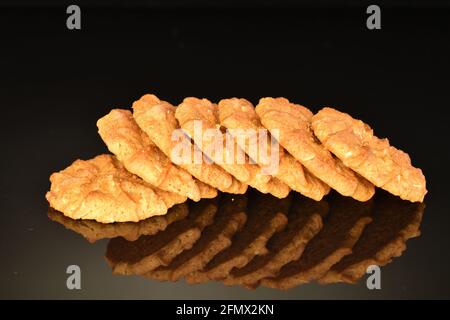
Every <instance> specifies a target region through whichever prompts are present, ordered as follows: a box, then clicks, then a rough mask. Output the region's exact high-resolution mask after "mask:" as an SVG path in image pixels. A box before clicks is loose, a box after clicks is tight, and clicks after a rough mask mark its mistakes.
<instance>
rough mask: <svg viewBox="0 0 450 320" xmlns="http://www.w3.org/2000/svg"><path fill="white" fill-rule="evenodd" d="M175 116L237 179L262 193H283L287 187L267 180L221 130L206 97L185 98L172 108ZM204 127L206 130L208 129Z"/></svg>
mask: <svg viewBox="0 0 450 320" xmlns="http://www.w3.org/2000/svg"><path fill="white" fill-rule="evenodd" d="M175 117H176V118H177V120H178V123H179V124H180V127H181V128H182V129H183V130H184V131H185V132H186V134H187V135H188V136H189V137H191V138H192V139H193V140H194V142H195V144H196V145H197V146H198V147H199V149H200V150H202V152H203V153H205V154H206V156H207V157H209V158H210V159H211V160H212V161H214V162H215V163H216V164H218V165H219V166H221V167H222V168H223V169H225V171H227V172H228V173H230V174H231V175H232V176H234V177H235V178H236V179H238V180H239V181H240V182H242V183H245V184H248V185H250V186H252V187H253V188H255V189H257V190H259V191H260V192H262V193H271V194H273V195H275V196H276V197H279V198H284V197H286V196H287V194H288V193H289V190H288V188H283V186H282V185H280V183H278V182H277V181H271V180H272V177H271V176H269V175H266V174H263V172H262V170H261V168H260V167H259V166H257V165H256V164H253V163H250V161H249V159H248V157H247V156H246V155H245V153H243V151H242V150H241V149H240V148H239V147H238V146H237V145H236V143H235V142H234V141H233V139H232V138H231V137H229V138H228V137H227V136H226V135H225V134H224V133H222V131H221V130H220V124H219V115H218V107H217V105H216V104H213V103H211V102H210V101H209V100H207V99H197V98H186V99H184V100H183V102H182V103H181V104H180V105H179V106H178V108H177V109H176V112H175ZM196 126H201V128H199V127H197V130H196V129H195V128H196ZM207 129H210V130H209V132H208V131H206V130H207ZM210 133H214V134H211V135H210ZM227 139H228V144H227ZM217 146H219V147H220V149H218V148H217ZM239 152H241V153H242V155H243V160H242V161H240V159H239Z"/></svg>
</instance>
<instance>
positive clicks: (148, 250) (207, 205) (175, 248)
mask: <svg viewBox="0 0 450 320" xmlns="http://www.w3.org/2000/svg"><path fill="white" fill-rule="evenodd" d="M216 212H217V204H216V202H215V200H214V199H213V200H205V199H203V200H201V201H200V202H199V203H198V204H195V206H194V207H190V208H189V214H188V216H187V218H186V219H184V220H179V221H176V222H174V223H172V224H171V225H170V226H169V227H167V229H165V230H164V231H162V232H159V233H157V234H155V235H152V236H142V237H140V238H139V239H137V240H136V241H127V240H125V239H123V238H114V239H112V240H110V242H109V243H108V248H107V251H106V260H107V261H108V264H109V265H110V266H111V268H112V270H113V273H115V274H124V275H130V274H139V275H143V274H145V273H148V272H150V271H152V270H154V269H156V268H158V267H159V266H167V265H169V264H170V263H171V262H172V260H173V259H174V258H175V257H176V256H177V255H179V254H180V253H181V252H183V251H184V250H187V249H190V248H191V247H192V246H193V244H194V243H195V242H196V241H197V240H198V239H199V238H200V236H201V233H202V230H203V229H204V228H205V227H206V226H208V225H210V224H211V223H212V222H213V220H214V215H215V214H216Z"/></svg>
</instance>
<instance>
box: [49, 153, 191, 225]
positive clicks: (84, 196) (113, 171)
mask: <svg viewBox="0 0 450 320" xmlns="http://www.w3.org/2000/svg"><path fill="white" fill-rule="evenodd" d="M50 182H51V187H50V191H49V192H47V194H46V198H47V200H48V202H49V203H50V206H51V207H53V208H55V209H56V210H58V211H60V212H62V213H63V214H64V215H65V216H67V217H69V218H72V219H90V220H96V221H98V222H102V223H110V222H127V221H134V222H137V221H140V220H144V219H147V218H149V217H152V216H157V215H163V214H166V213H167V209H168V208H170V207H171V206H173V205H175V204H177V203H181V202H184V201H185V200H186V197H183V196H181V195H178V194H175V193H170V192H164V191H162V190H158V189H157V188H155V187H153V186H151V185H150V184H148V183H147V182H145V181H143V180H142V179H140V178H139V177H137V176H135V175H134V174H131V173H130V172H128V171H127V170H126V169H125V168H124V167H123V165H122V163H120V162H119V161H118V160H117V159H116V158H115V157H113V156H111V155H106V154H105V155H100V156H97V157H95V158H94V159H91V160H76V161H75V162H74V163H72V164H71V165H70V166H69V167H67V168H66V169H64V170H62V171H60V172H56V173H53V174H52V175H51V176H50Z"/></svg>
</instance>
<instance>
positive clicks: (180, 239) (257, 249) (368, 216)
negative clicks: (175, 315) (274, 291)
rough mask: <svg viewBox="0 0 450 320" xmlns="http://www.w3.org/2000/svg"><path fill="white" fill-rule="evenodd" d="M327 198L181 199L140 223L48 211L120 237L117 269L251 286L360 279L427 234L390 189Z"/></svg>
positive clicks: (86, 230)
mask: <svg viewBox="0 0 450 320" xmlns="http://www.w3.org/2000/svg"><path fill="white" fill-rule="evenodd" d="M328 200H329V201H324V200H322V201H319V202H316V201H312V200H309V199H307V198H305V197H302V196H299V195H298V194H297V195H295V196H294V194H290V195H289V196H288V197H286V198H284V199H277V198H275V197H272V196H270V195H263V194H261V193H257V192H249V193H247V194H245V195H222V196H221V197H219V198H216V199H211V200H202V201H200V202H198V203H193V202H190V203H189V204H187V203H183V204H179V205H176V206H174V207H173V208H171V209H170V210H169V212H168V214H167V215H164V216H160V217H153V218H150V219H146V220H144V221H141V222H139V223H118V224H113V225H111V224H108V225H105V224H100V223H96V222H92V221H75V220H71V219H68V218H65V217H63V216H62V215H61V214H60V213H58V212H55V211H52V210H50V211H49V217H50V218H51V219H52V220H55V221H58V222H60V223H62V224H63V225H64V226H66V227H67V228H69V229H72V230H74V231H76V232H78V233H80V234H82V235H83V236H84V237H86V238H87V239H88V240H89V241H91V242H93V241H96V240H99V239H101V238H105V237H107V238H111V237H117V238H115V239H112V240H111V241H110V242H109V244H108V249H107V252H106V258H107V261H108V263H109V264H110V266H111V267H112V269H113V271H114V273H116V274H138V275H142V276H144V277H147V278H151V279H157V280H162V281H177V280H180V279H182V278H184V279H186V280H187V281H188V282H190V283H202V282H205V281H209V280H218V281H223V282H224V283H225V284H226V285H242V286H245V287H249V288H255V287H256V286H258V284H262V285H264V286H269V287H274V288H282V289H287V288H291V287H294V286H297V285H299V284H302V283H306V282H310V281H313V280H317V281H319V282H321V283H330V282H337V281H345V282H356V281H357V280H358V279H359V278H360V277H361V276H363V275H364V274H365V272H366V269H367V267H368V266H369V265H373V264H375V265H380V266H381V265H384V264H386V263H388V262H390V261H391V259H392V258H393V257H395V256H399V255H400V254H401V253H402V251H403V250H404V249H405V242H406V240H408V239H409V238H411V237H415V236H417V235H418V234H419V231H418V230H419V225H420V222H421V218H422V214H423V209H424V205H423V204H417V203H410V202H407V201H402V200H400V199H398V198H396V197H394V196H391V195H388V194H387V193H384V192H380V193H378V194H377V196H376V197H375V199H374V201H367V202H358V201H355V200H353V199H351V198H348V197H342V196H338V195H336V194H335V195H334V196H333V197H331V198H330V199H328Z"/></svg>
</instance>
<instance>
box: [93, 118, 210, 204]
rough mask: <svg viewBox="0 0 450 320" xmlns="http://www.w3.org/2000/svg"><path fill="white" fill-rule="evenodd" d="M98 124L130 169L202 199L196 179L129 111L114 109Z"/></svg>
mask: <svg viewBox="0 0 450 320" xmlns="http://www.w3.org/2000/svg"><path fill="white" fill-rule="evenodd" d="M97 127H98V131H99V134H100V136H101V137H102V139H103V141H104V142H105V144H106V145H107V147H108V149H109V150H110V151H111V152H112V153H114V154H115V155H116V156H117V158H118V159H119V160H120V161H121V162H122V163H123V164H124V166H125V168H126V169H127V170H128V171H130V172H131V173H134V174H136V175H137V176H139V177H141V178H142V179H144V180H145V181H146V182H148V183H150V184H152V185H153V186H155V187H158V188H160V189H162V190H166V191H170V192H174V193H178V194H180V195H183V196H186V197H188V198H190V199H193V200H194V201H198V200H200V198H201V196H202V195H201V194H200V190H199V187H198V185H197V183H196V181H195V180H194V179H193V178H192V176H191V175H190V174H189V173H188V172H186V171H185V170H184V169H182V168H179V167H177V166H176V165H174V164H173V163H172V162H171V161H170V159H169V158H167V157H166V155H165V154H164V153H163V152H162V151H161V150H159V148H158V147H157V146H156V145H155V144H154V143H153V142H152V141H151V140H150V139H149V137H148V136H147V135H146V134H145V133H144V132H143V131H142V130H141V129H140V128H139V126H138V125H137V124H136V122H135V121H134V119H133V116H132V114H131V112H130V111H128V110H121V109H114V110H112V111H111V112H110V113H109V114H107V115H106V116H104V117H103V118H101V119H99V120H98V121H97ZM208 192H209V190H208Z"/></svg>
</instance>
